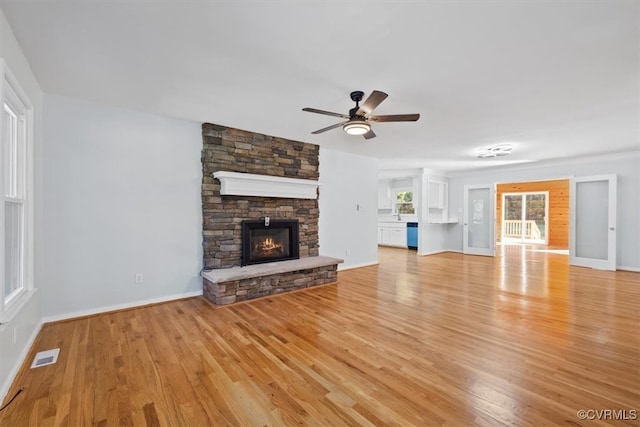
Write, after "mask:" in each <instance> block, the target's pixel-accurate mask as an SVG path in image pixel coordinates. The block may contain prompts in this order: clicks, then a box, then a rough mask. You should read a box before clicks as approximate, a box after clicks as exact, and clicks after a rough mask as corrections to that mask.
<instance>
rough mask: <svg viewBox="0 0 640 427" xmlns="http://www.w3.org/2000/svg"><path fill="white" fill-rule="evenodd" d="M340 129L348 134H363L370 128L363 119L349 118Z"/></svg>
mask: <svg viewBox="0 0 640 427" xmlns="http://www.w3.org/2000/svg"><path fill="white" fill-rule="evenodd" d="M342 129H344V131H345V132H346V133H348V134H349V135H364V134H365V133H367V132H369V131H370V130H371V126H370V125H369V123H367V122H366V121H364V120H351V121H349V122H348V123H346V124H345V125H344V126H343V127H342Z"/></svg>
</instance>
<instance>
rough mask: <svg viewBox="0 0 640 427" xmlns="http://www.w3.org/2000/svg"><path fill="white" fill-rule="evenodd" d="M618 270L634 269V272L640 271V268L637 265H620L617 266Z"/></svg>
mask: <svg viewBox="0 0 640 427" xmlns="http://www.w3.org/2000/svg"><path fill="white" fill-rule="evenodd" d="M616 270H622V271H632V272H634V273H640V268H637V267H624V266H621V265H618V266H616Z"/></svg>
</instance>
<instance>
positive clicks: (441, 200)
mask: <svg viewBox="0 0 640 427" xmlns="http://www.w3.org/2000/svg"><path fill="white" fill-rule="evenodd" d="M426 190H427V191H426V193H427V194H426V195H425V196H426V200H427V203H426V208H427V209H426V212H425V214H426V219H427V222H428V223H430V224H448V223H456V222H458V219H457V218H451V217H449V184H448V183H447V182H446V181H439V180H432V179H428V180H427V186H426ZM423 206H424V204H423ZM423 217H424V215H423Z"/></svg>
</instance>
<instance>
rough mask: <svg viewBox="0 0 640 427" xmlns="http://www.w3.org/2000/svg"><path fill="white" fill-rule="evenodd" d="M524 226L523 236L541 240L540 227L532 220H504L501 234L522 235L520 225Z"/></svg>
mask: <svg viewBox="0 0 640 427" xmlns="http://www.w3.org/2000/svg"><path fill="white" fill-rule="evenodd" d="M523 224H524V227H525V230H524V237H525V238H526V239H532V240H542V236H541V233H540V229H539V228H538V225H537V224H536V222H535V221H533V220H528V221H518V220H511V219H509V220H504V221H503V227H504V228H503V230H504V231H503V236H504V237H516V238H520V237H522V227H523Z"/></svg>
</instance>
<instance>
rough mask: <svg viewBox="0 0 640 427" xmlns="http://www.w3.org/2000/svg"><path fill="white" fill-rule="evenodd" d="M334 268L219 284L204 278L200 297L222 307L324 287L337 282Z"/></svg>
mask: <svg viewBox="0 0 640 427" xmlns="http://www.w3.org/2000/svg"><path fill="white" fill-rule="evenodd" d="M336 267H337V265H330V266H325V267H318V268H310V269H306V270H299V271H292V272H289V273H281V274H274V275H270V276H263V277H254V278H251V279H241V280H231V281H228V282H223V283H219V284H215V283H212V282H210V281H209V280H207V279H203V282H202V285H203V295H204V296H205V298H207V299H208V300H209V301H211V302H212V303H214V304H216V305H225V304H231V303H234V302H239V301H244V300H248V299H252V298H259V297H263V296H268V295H273V294H279V293H282V292H287V291H293V290H297V289H302V288H308V287H310V286H316V285H323V284H325V283H332V282H335V281H336V279H337V277H338V273H337V271H336Z"/></svg>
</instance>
